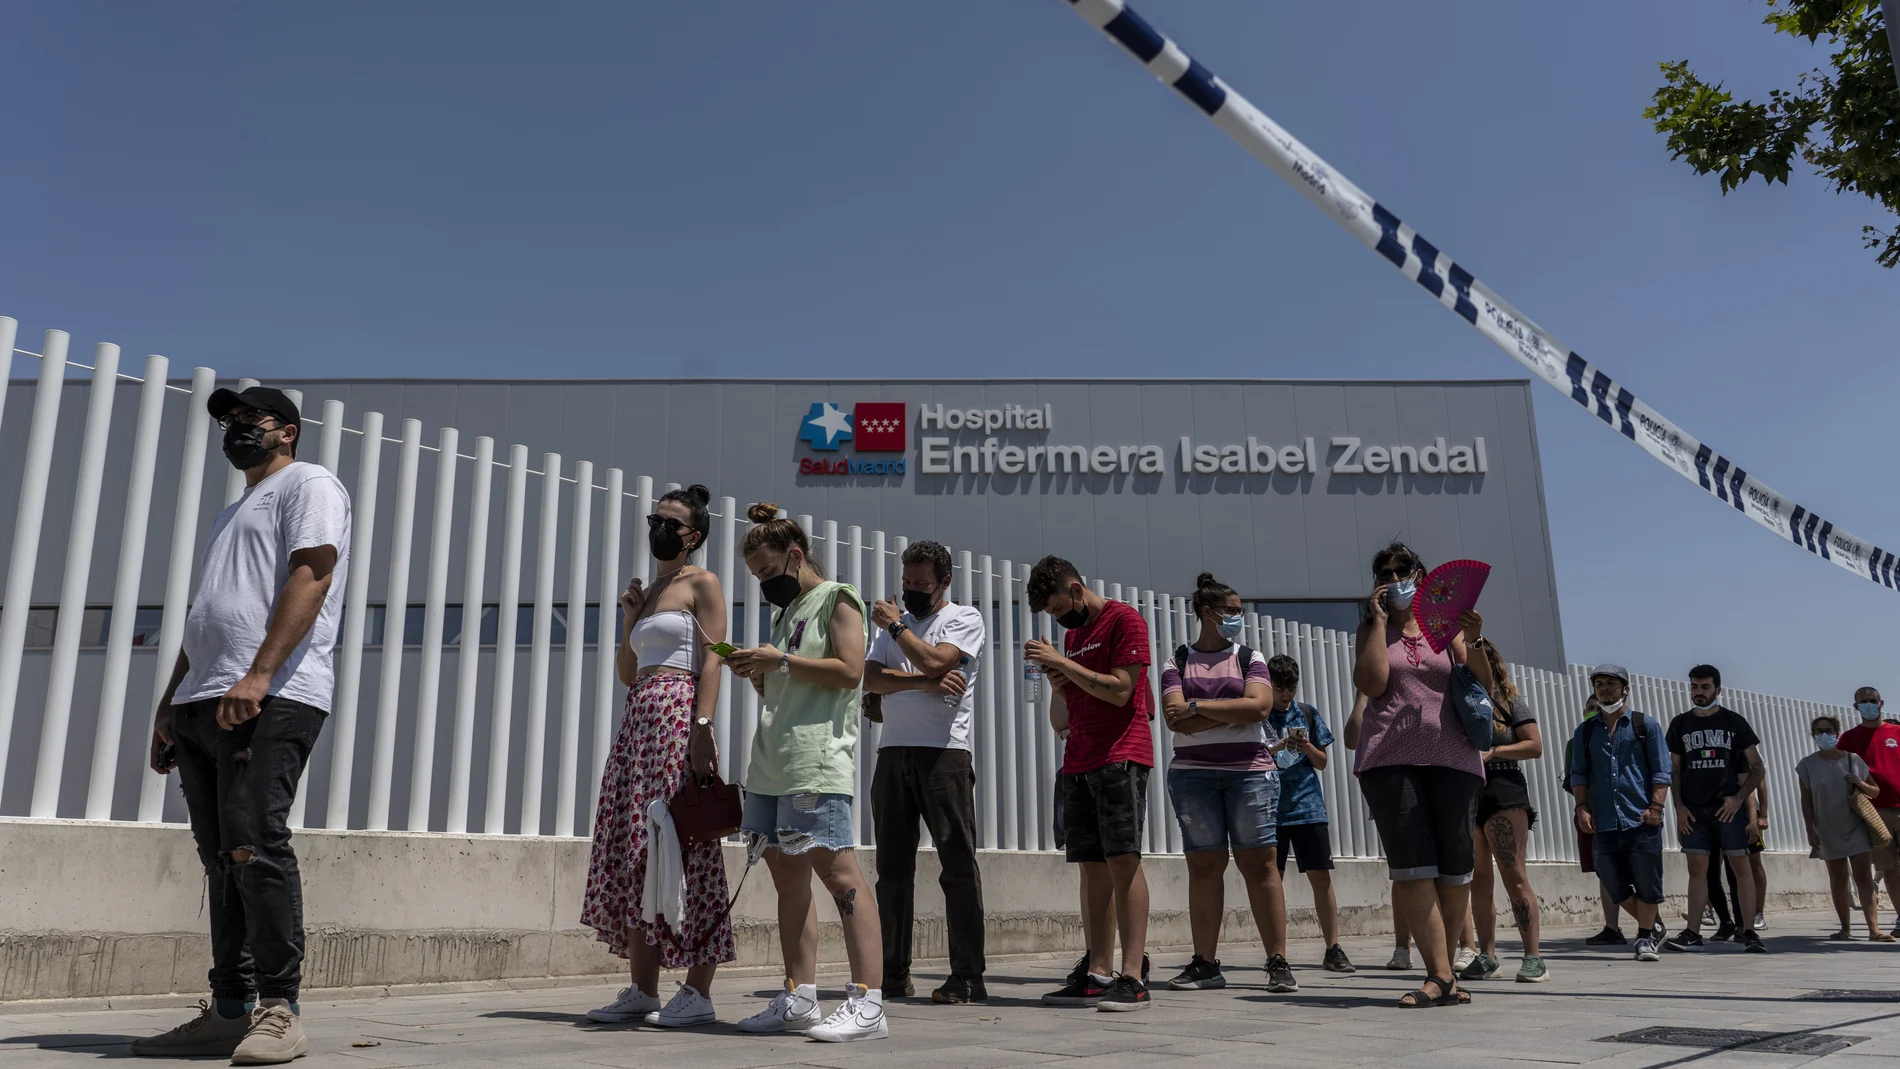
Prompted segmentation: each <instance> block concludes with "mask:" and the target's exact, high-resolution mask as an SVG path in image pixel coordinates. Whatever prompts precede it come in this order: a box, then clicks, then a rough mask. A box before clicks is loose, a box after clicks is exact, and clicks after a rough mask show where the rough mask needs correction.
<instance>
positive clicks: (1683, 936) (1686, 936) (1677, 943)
mask: <svg viewBox="0 0 1900 1069" xmlns="http://www.w3.org/2000/svg"><path fill="white" fill-rule="evenodd" d="M1663 949H1664V950H1673V951H1675V952H1676V953H1678V954H1681V953H1683V952H1685V951H1690V950H1701V949H1702V936H1701V935H1700V934H1699V933H1697V932H1690V931H1681V932H1677V933H1676V934H1675V935H1672V936H1670V937H1669V938H1667V939H1665V940H1663Z"/></svg>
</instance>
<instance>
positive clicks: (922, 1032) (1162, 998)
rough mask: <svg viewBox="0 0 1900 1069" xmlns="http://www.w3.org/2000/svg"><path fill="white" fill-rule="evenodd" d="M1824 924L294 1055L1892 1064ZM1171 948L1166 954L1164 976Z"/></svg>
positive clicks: (1896, 1006) (736, 1065)
mask: <svg viewBox="0 0 1900 1069" xmlns="http://www.w3.org/2000/svg"><path fill="white" fill-rule="evenodd" d="M1832 920H1833V918H1832V916H1831V915H1825V914H1816V913H1809V914H1799V915H1788V916H1784V917H1779V918H1775V919H1774V921H1773V923H1772V927H1771V929H1770V930H1769V931H1768V933H1767V935H1768V944H1769V948H1770V951H1771V953H1770V954H1768V955H1767V956H1755V955H1744V954H1742V953H1741V951H1740V950H1739V949H1735V948H1722V949H1711V950H1710V951H1708V952H1706V953H1703V954H1700V955H1668V956H1666V957H1665V958H1664V960H1663V961H1661V962H1658V963H1654V964H1640V963H1637V962H1635V961H1633V960H1631V959H1630V958H1629V956H1628V955H1627V953H1624V952H1616V953H1612V952H1610V951H1607V950H1598V949H1596V948H1586V947H1585V946H1583V944H1582V936H1583V935H1584V934H1586V933H1584V932H1580V931H1564V932H1559V933H1556V936H1555V937H1554V938H1553V939H1551V940H1549V943H1550V946H1549V949H1548V956H1549V960H1550V962H1551V967H1552V971H1553V979H1552V981H1551V982H1550V983H1548V984H1544V985H1541V986H1540V985H1531V984H1517V983H1511V982H1509V981H1508V980H1502V981H1488V982H1484V983H1480V984H1475V985H1473V986H1474V991H1475V992H1476V1001H1475V1004H1474V1005H1472V1006H1470V1007H1468V1008H1443V1009H1422V1010H1402V1009H1398V1008H1396V1007H1395V1006H1394V1004H1393V1003H1394V1000H1395V999H1396V998H1397V997H1398V996H1399V995H1400V994H1401V993H1402V992H1403V991H1405V990H1407V989H1408V988H1409V987H1411V986H1414V985H1415V984H1416V981H1417V974H1415V973H1414V974H1403V973H1388V972H1385V971H1383V970H1366V971H1362V972H1360V973H1359V974H1357V975H1354V976H1337V975H1331V974H1327V973H1323V972H1321V971H1320V970H1319V969H1318V967H1317V963H1318V959H1319V954H1320V947H1319V945H1318V943H1317V942H1316V941H1315V942H1307V943H1299V944H1296V945H1295V947H1294V951H1295V953H1294V954H1293V955H1292V957H1293V959H1294V963H1295V967H1296V968H1297V969H1298V972H1299V978H1300V983H1301V989H1300V991H1299V993H1298V994H1292V995H1272V994H1268V993H1267V991H1266V988H1265V984H1264V980H1265V978H1264V976H1263V974H1262V973H1261V972H1260V970H1259V963H1260V954H1259V950H1258V948H1257V947H1248V948H1235V949H1233V950H1230V951H1229V952H1228V954H1227V955H1226V956H1227V958H1228V959H1229V960H1231V961H1235V962H1242V963H1245V965H1244V967H1240V968H1231V969H1230V971H1229V974H1228V975H1229V980H1230V983H1231V985H1232V986H1230V987H1228V988H1227V989H1226V990H1225V991H1219V992H1194V993H1177V992H1171V991H1165V990H1162V991H1158V992H1157V993H1156V995H1155V1003H1154V1005H1153V1006H1151V1007H1150V1008H1149V1009H1147V1010H1145V1011H1142V1012H1138V1013H1132V1014H1106V1013H1096V1012H1093V1011H1088V1010H1054V1009H1048V1008H1045V1007H1043V1006H1042V1005H1040V1004H1039V1002H1038V1001H1037V999H1038V997H1039V996H1040V994H1041V993H1042V992H1043V991H1045V990H1048V989H1049V988H1050V987H1051V986H1053V981H1054V980H1055V978H1056V977H1057V976H1059V975H1060V974H1061V973H1062V972H1063V971H1065V970H1066V968H1067V966H1068V964H1069V963H1068V961H1067V960H1055V959H1049V960H1039V961H1031V962H1015V963H1008V964H1003V965H1000V966H997V967H995V968H994V969H993V971H992V974H991V976H990V979H989V989H990V993H991V994H990V1001H989V1004H988V1005H985V1006H958V1007H950V1006H933V1005H931V1004H929V1003H928V1002H927V1001H926V1002H922V1003H918V1002H904V1003H896V1004H894V1005H893V1006H892V1009H891V1017H892V1024H891V1031H892V1035H891V1038H890V1039H889V1040H888V1041H885V1042H881V1043H860V1044H851V1045H843V1046H832V1045H827V1044H822V1043H812V1042H807V1041H804V1040H801V1039H793V1038H788V1037H762V1036H747V1035H742V1034H740V1033H738V1032H737V1031H736V1029H734V1028H733V1026H732V1024H731V1023H730V1022H733V1021H736V1020H737V1019H739V1018H740V1017H743V1016H745V1015H747V1014H750V1013H752V1012H754V1011H755V1010H756V1009H758V1008H759V1007H761V1006H763V1005H764V1000H765V999H767V998H769V997H770V994H771V979H770V978H769V977H759V976H753V977H728V978H727V980H726V982H725V983H723V984H721V985H720V988H719V990H718V992H717V1002H718V1005H719V1011H720V1018H721V1023H720V1024H718V1025H716V1026H709V1027H707V1028H704V1029H699V1030H695V1031H692V1032H662V1031H659V1030H652V1029H645V1028H636V1027H625V1026H622V1027H603V1026H598V1025H593V1024H590V1023H588V1022H587V1021H586V1019H585V1018H584V1017H582V1016H581V1013H582V1011H584V1010H586V1009H587V1008H588V1007H590V1006H595V1005H599V1004H601V1003H603V1002H606V1001H607V1000H608V999H610V998H611V997H612V995H613V989H612V988H610V987H608V986H605V985H600V986H588V987H578V986H574V987H554V988H542V989H536V990H514V991H492V990H491V991H481V992H474V993H442V992H431V993H426V994H414V995H401V996H397V997H388V998H378V999H349V1000H336V1001H327V1000H314V999H313V1000H311V1001H309V1002H306V1003H305V1004H304V1007H303V1011H304V1019H305V1021H306V1022H307V1024H308V1025H309V1028H310V1032H311V1035H312V1045H313V1050H312V1054H311V1056H310V1057H309V1058H308V1059H306V1060H304V1061H302V1062H300V1063H299V1064H300V1065H305V1066H317V1065H323V1066H334V1067H339V1069H369V1067H374V1066H412V1065H417V1066H419V1065H454V1066H555V1065H561V1066H570V1065H583V1066H596V1065H597V1066H627V1067H633V1066H653V1065H655V1064H665V1065H667V1066H670V1067H672V1069H745V1067H749V1066H781V1065H793V1066H796V1065H811V1066H828V1067H834V1069H857V1067H859V1066H871V1065H878V1064H885V1063H888V1062H889V1061H890V1060H891V1059H893V1058H896V1059H901V1060H902V1062H903V1063H904V1064H905V1065H906V1066H907V1067H908V1069H1000V1067H1003V1066H1017V1065H1047V1066H1051V1067H1053V1066H1055V1065H1057V1064H1059V1063H1063V1062H1071V1060H1072V1059H1076V1058H1080V1057H1088V1056H1092V1055H1105V1056H1109V1057H1117V1056H1120V1057H1121V1058H1122V1059H1124V1060H1122V1061H1120V1062H1119V1064H1126V1061H1125V1059H1126V1058H1128V1057H1130V1056H1132V1059H1134V1060H1135V1061H1137V1062H1139V1063H1141V1064H1156V1063H1159V1064H1160V1065H1162V1066H1164V1067H1165V1069H1201V1067H1209V1069H1212V1067H1225V1066H1254V1065H1257V1064H1260V1063H1261V1062H1263V1061H1266V1062H1269V1063H1271V1062H1275V1061H1277V1062H1280V1063H1282V1064H1295V1065H1299V1066H1302V1067H1321V1069H1323V1067H1330V1066H1345V1065H1381V1064H1386V1063H1397V1062H1399V1061H1400V1060H1402V1061H1403V1065H1404V1066H1405V1069H1429V1067H1434V1066H1446V1067H1456V1069H1483V1067H1486V1066H1504V1065H1511V1066H1514V1067H1516V1069H1525V1067H1526V1066H1527V1065H1529V1064H1547V1065H1565V1064H1583V1063H1589V1064H1591V1065H1593V1066H1600V1067H1605V1069H1625V1067H1628V1069H1635V1067H1639V1066H1643V1067H1647V1066H1676V1065H1684V1064H1690V1063H1698V1062H1701V1063H1706V1064H1709V1065H1736V1066H1749V1067H1754V1069H1776V1067H1778V1066H1782V1065H1790V1066H1792V1065H1798V1064H1806V1063H1809V1062H1814V1061H1816V1060H1817V1059H1816V1058H1815V1057H1814V1056H1812V1055H1795V1054H1773V1053H1757V1052H1738V1051H1723V1050H1710V1049H1706V1048H1695V1047H1683V1046H1664V1045H1651V1044H1641V1045H1631V1044H1623V1043H1608V1042H1602V1041H1601V1040H1602V1039H1603V1038H1604V1037H1606V1036H1610V1035H1614V1034H1617V1033H1625V1032H1631V1031H1635V1030H1637V1029H1641V1028H1648V1027H1653V1026H1681V1027H1695V1028H1715V1029H1750V1030H1756V1031H1761V1032H1773V1033H1795V1034H1796V1037H1795V1038H1796V1039H1798V1040H1805V1039H1808V1038H1810V1037H1811V1036H1812V1035H1813V1034H1815V1033H1821V1034H1828V1035H1843V1036H1853V1037H1860V1038H1859V1040H1858V1042H1855V1043H1854V1044H1853V1045H1851V1046H1848V1047H1846V1048H1845V1049H1842V1050H1839V1051H1837V1052H1835V1053H1832V1054H1827V1055H1824V1056H1823V1057H1822V1058H1820V1059H1819V1060H1821V1061H1825V1062H1826V1063H1827V1064H1828V1065H1830V1066H1844V1067H1847V1069H1876V1067H1879V1069H1886V1067H1896V1066H1900V946H1893V945H1888V946H1875V945H1872V944H1869V943H1866V942H1859V943H1846V944H1840V943H1824V942H1821V941H1820V938H1819V937H1820V935H1821V934H1822V933H1824V932H1826V931H1827V930H1829V929H1830V928H1831V927H1832ZM1348 950H1349V951H1351V952H1353V954H1354V957H1355V959H1356V960H1358V961H1359V962H1360V963H1361V964H1362V965H1382V964H1383V963H1384V961H1385V959H1386V957H1387V955H1388V954H1389V952H1390V948H1389V946H1388V945H1386V944H1383V943H1381V942H1380V941H1379V940H1377V939H1363V940H1354V941H1353V942H1352V943H1351V944H1349V946H1348ZM1185 959H1186V955H1185V954H1164V955H1161V957H1160V960H1159V961H1158V962H1157V965H1156V969H1157V972H1159V971H1160V968H1161V966H1162V965H1163V964H1165V965H1168V966H1176V965H1179V964H1180V963H1182V962H1183V961H1185ZM937 975H940V974H937ZM1505 975H1508V971H1507V973H1506V974H1505ZM834 979H835V978H834ZM926 979H930V980H931V981H932V984H933V986H934V982H935V979H936V975H933V974H930V973H928V972H920V974H919V977H918V980H919V985H918V986H919V988H920V989H922V988H923V987H924V981H925V980H926ZM667 986H668V989H669V992H670V988H671V985H670V984H668V985H667ZM1821 988H1860V989H1879V990H1884V991H1885V992H1886V999H1887V1001H1858V1002H1830V1001H1814V1000H1801V999H1798V998H1796V996H1799V995H1802V994H1805V993H1808V992H1812V991H1815V990H1816V989H1821ZM833 992H835V985H834V986H833V987H832V988H831V989H830V990H829V991H827V992H826V994H827V999H828V1005H827V1008H829V1001H830V1000H834V999H835V997H836V996H835V994H834V993H833ZM42 1005H45V1004H42ZM179 1019H180V1011H179V1010H178V1009H176V1008H149V1007H148V1008H137V1009H96V1008H88V1007H82V1006H61V1007H60V1008H58V1009H57V1010H54V1011H38V1010H36V1011H35V1012H28V1013H18V1012H16V1013H8V1014H0V1066H4V1067H7V1069H11V1067H15V1066H19V1067H27V1066H32V1067H41V1066H77V1065H83V1064H85V1063H87V1062H89V1061H91V1060H93V1059H96V1058H122V1057H127V1056H128V1055H127V1052H126V1048H125V1044H126V1043H127V1042H128V1041H129V1040H130V1039H131V1038H132V1037H134V1036H137V1035H142V1034H147V1033H150V1032H153V1031H158V1030H162V1029H163V1028H165V1027H168V1026H169V1025H171V1024H174V1023H176V1022H177V1021H178V1020H179Z"/></svg>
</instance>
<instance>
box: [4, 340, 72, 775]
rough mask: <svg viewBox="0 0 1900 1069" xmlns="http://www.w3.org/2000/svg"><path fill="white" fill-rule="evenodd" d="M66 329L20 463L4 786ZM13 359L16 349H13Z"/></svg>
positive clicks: (52, 351)
mask: <svg viewBox="0 0 1900 1069" xmlns="http://www.w3.org/2000/svg"><path fill="white" fill-rule="evenodd" d="M66 343H67V337H66V332H65V331H63V330H49V331H47V332H46V341H45V343H44V344H43V345H42V347H41V348H40V353H41V358H40V377H39V381H38V386H37V388H36V389H35V390H34V392H33V422H32V423H31V424H29V425H28V426H27V432H26V456H25V457H23V458H22V459H21V462H20V468H21V471H20V505H19V511H18V512H16V513H15V514H14V517H13V553H12V559H11V560H10V561H9V563H8V564H7V587H6V595H5V599H4V600H0V785H4V784H5V783H6V778H7V752H8V750H9V749H10V748H11V742H12V739H13V710H14V706H15V704H16V703H17V702H18V701H19V697H20V660H21V658H22V656H24V654H25V652H26V615H27V611H28V608H29V604H30V603H31V601H32V598H33V570H34V568H36V567H38V565H39V549H40V521H41V520H42V519H43V518H44V516H45V513H46V483H47V479H48V478H49V477H50V475H51V473H52V469H53V438H54V434H55V432H56V431H57V429H58V425H59V395H60V390H61V388H62V387H64V386H65V384H66ZM7 359H8V363H9V364H11V362H12V352H11V350H9V351H8V354H7Z"/></svg>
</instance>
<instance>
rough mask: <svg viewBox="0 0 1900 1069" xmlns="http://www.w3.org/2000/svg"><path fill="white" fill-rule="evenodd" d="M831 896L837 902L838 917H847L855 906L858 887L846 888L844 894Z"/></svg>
mask: <svg viewBox="0 0 1900 1069" xmlns="http://www.w3.org/2000/svg"><path fill="white" fill-rule="evenodd" d="M831 897H832V900H833V901H835V902H837V903H838V916H840V917H849V916H850V915H851V913H852V911H853V910H855V909H856V908H857V906H856V903H855V900H856V899H857V897H858V889H857V888H855V887H849V888H846V889H845V892H844V894H841V895H832V896H831Z"/></svg>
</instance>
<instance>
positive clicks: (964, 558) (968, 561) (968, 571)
mask: <svg viewBox="0 0 1900 1069" xmlns="http://www.w3.org/2000/svg"><path fill="white" fill-rule="evenodd" d="M950 559H951V561H952V572H951V575H952V580H953V582H954V584H955V585H954V588H953V593H952V594H951V597H952V598H953V599H954V600H955V601H956V602H957V604H959V605H975V604H976V598H977V590H978V586H977V582H976V559H975V557H974V556H973V555H972V553H971V551H970V550H967V549H959V550H954V551H952V553H951V557H950ZM983 747H984V731H983V716H982V713H981V711H978V713H977V715H975V716H972V717H971V718H970V753H971V761H972V762H973V763H974V764H975V765H976V768H975V772H976V799H975V801H976V839H977V844H978V845H979V846H983V847H988V846H989V845H990V844H992V843H994V842H995V841H996V840H995V835H994V834H993V833H994V832H995V829H996V804H995V803H996V798H995V792H994V791H993V790H992V788H993V787H994V786H995V783H994V781H993V780H992V781H988V782H986V781H985V780H984V778H983V768H982V765H983V757H982V754H983ZM990 773H991V775H994V774H995V768H994V765H993V763H992V767H991V769H990ZM986 829H987V830H986Z"/></svg>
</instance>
